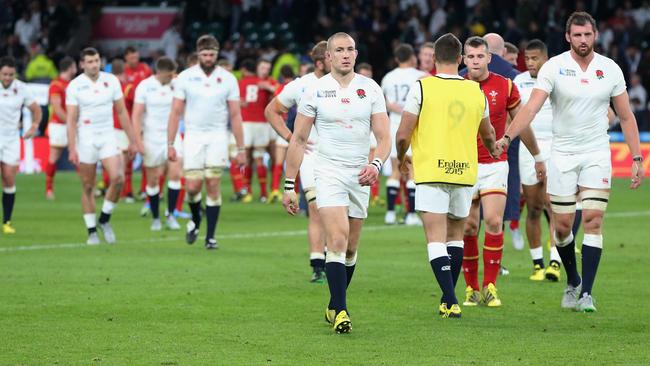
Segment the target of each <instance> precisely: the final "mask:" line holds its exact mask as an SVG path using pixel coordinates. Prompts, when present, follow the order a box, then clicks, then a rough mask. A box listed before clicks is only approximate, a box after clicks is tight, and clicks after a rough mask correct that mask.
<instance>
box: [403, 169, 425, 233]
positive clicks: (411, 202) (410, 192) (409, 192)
mask: <svg viewBox="0 0 650 366" xmlns="http://www.w3.org/2000/svg"><path fill="white" fill-rule="evenodd" d="M406 196H407V197H408V211H407V213H406V217H405V219H404V224H406V225H408V226H421V225H422V221H421V220H420V218H419V217H418V215H417V214H416V213H415V181H414V180H413V167H411V169H409V173H408V179H407V181H406Z"/></svg>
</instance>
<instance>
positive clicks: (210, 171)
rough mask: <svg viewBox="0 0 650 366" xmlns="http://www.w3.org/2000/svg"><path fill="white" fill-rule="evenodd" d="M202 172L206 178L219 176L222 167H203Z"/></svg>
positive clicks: (221, 172)
mask: <svg viewBox="0 0 650 366" xmlns="http://www.w3.org/2000/svg"><path fill="white" fill-rule="evenodd" d="M204 172H205V177H206V178H221V174H223V168H222V167H213V168H205V171H204Z"/></svg>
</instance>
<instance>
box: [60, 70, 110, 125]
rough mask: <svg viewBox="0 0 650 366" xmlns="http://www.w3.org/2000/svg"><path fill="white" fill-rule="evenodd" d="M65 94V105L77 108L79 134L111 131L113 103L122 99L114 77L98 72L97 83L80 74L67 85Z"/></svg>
mask: <svg viewBox="0 0 650 366" xmlns="http://www.w3.org/2000/svg"><path fill="white" fill-rule="evenodd" d="M65 93H66V94H65V104H66V105H74V106H77V107H78V108H79V118H78V120H77V129H78V130H79V132H80V133H81V132H82V131H91V132H104V131H113V103H114V102H115V101H116V100H119V99H121V98H122V97H123V96H122V87H121V86H120V81H119V80H118V79H117V77H116V76H115V75H113V74H109V73H106V72H103V71H100V72H99V76H98V78H97V81H92V80H91V79H90V78H89V77H88V76H86V74H81V75H79V76H77V77H76V78H74V79H73V80H72V81H71V82H70V84H68V88H67V89H66V92H65Z"/></svg>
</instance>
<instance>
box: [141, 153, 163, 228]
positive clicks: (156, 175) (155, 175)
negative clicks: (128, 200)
mask: <svg viewBox="0 0 650 366" xmlns="http://www.w3.org/2000/svg"><path fill="white" fill-rule="evenodd" d="M145 170H146V171H147V177H149V181H148V182H147V186H146V188H145V190H146V192H147V197H148V198H149V209H150V210H151V215H152V217H153V221H152V223H151V231H160V230H161V229H162V225H161V223H160V186H159V185H158V181H159V179H160V177H161V176H162V175H163V174H164V171H165V167H164V166H163V165H157V166H145Z"/></svg>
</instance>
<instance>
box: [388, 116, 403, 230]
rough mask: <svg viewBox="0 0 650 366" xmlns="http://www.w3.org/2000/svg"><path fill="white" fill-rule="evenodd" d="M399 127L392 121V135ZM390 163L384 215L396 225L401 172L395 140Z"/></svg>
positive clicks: (391, 148) (391, 223)
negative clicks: (396, 202) (396, 203)
mask: <svg viewBox="0 0 650 366" xmlns="http://www.w3.org/2000/svg"><path fill="white" fill-rule="evenodd" d="M398 128H399V123H394V122H392V121H391V124H390V135H391V136H395V134H396V133H397V129H398ZM390 163H391V168H392V169H391V172H390V177H388V179H387V180H386V215H385V216H384V223H386V224H388V225H394V224H396V223H397V214H396V213H395V201H396V200H397V196H398V195H399V192H400V178H401V174H400V172H399V160H397V146H395V142H393V143H392V144H391V147H390Z"/></svg>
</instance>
